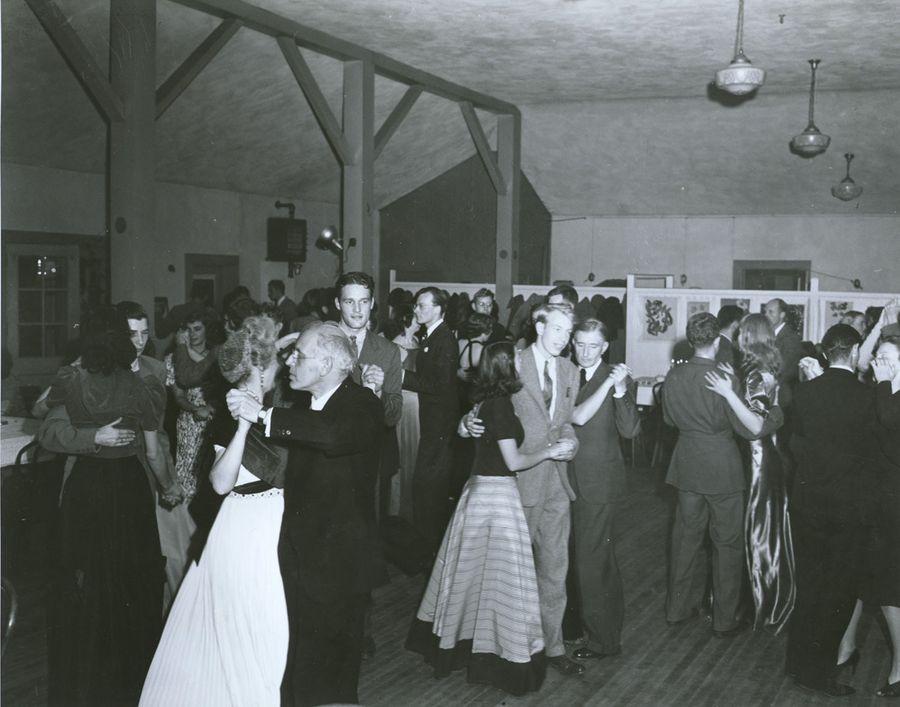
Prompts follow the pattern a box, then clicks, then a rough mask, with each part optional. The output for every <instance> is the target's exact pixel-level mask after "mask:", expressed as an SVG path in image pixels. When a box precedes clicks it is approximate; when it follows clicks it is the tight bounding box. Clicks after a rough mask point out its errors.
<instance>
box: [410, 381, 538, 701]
mask: <svg viewBox="0 0 900 707" xmlns="http://www.w3.org/2000/svg"><path fill="white" fill-rule="evenodd" d="M478 415H479V417H480V418H481V419H482V421H483V422H484V426H485V433H484V435H483V436H482V437H481V438H479V439H476V440H475V461H474V463H473V466H472V476H471V478H470V479H469V480H468V481H467V482H466V486H465V488H464V489H463V492H462V495H461V496H460V499H459V504H458V505H457V507H456V511H455V512H454V514H453V518H452V519H451V521H450V525H449V526H448V527H447V532H446V533H445V535H444V539H443V542H442V543H441V548H440V551H439V552H438V556H437V560H436V561H435V564H434V569H433V570H432V573H431V578H430V580H429V582H428V587H427V589H426V591H425V596H424V598H423V599H422V603H421V605H420V606H419V610H418V612H417V615H416V619H415V620H414V621H413V625H412V627H411V629H410V632H409V636H408V637H407V641H406V647H407V649H409V650H412V651H415V652H417V653H420V654H422V656H423V657H424V658H425V660H426V661H427V662H428V663H429V664H431V665H433V666H434V674H435V677H445V676H447V675H449V674H450V672H451V671H453V670H458V669H461V668H463V667H466V668H467V678H468V681H469V682H472V683H482V684H487V685H493V686H495V687H499V688H501V689H503V690H506V691H507V692H509V693H511V694H513V695H522V694H524V693H526V692H529V691H532V690H537V689H538V688H540V686H541V684H542V683H543V680H544V674H545V669H546V663H545V659H544V652H543V649H544V639H543V631H542V628H541V613H540V605H539V603H538V589H537V576H536V574H535V569H534V558H533V556H532V550H531V539H530V537H529V534H528V525H527V523H526V521H525V512H524V511H523V510H522V502H521V500H520V498H519V490H518V486H517V484H516V477H515V474H514V473H513V472H511V471H509V469H508V468H507V467H506V464H505V462H504V461H503V455H502V454H501V452H500V447H499V445H498V444H497V442H498V440H502V439H514V440H515V441H516V444H517V445H518V444H521V443H522V441H523V438H524V432H523V430H522V425H521V423H520V422H519V419H518V418H517V417H516V414H515V411H514V409H513V405H512V401H511V400H510V399H509V398H508V397H504V398H491V399H488V400H485V401H484V402H483V403H482V404H481V407H480V409H479V411H478ZM525 473H528V472H527V471H526V472H525Z"/></svg>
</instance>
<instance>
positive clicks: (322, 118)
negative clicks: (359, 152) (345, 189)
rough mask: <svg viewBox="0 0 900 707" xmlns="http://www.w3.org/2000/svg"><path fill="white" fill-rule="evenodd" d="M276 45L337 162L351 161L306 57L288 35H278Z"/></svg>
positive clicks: (350, 155)
mask: <svg viewBox="0 0 900 707" xmlns="http://www.w3.org/2000/svg"><path fill="white" fill-rule="evenodd" d="M278 46H279V47H281V53H282V54H284V58H285V61H287V63H288V66H290V67H291V71H292V72H293V73H294V78H295V79H297V83H298V84H299V85H300V89H301V90H302V91H303V95H304V96H306V102H307V103H309V107H310V109H312V112H313V115H315V116H316V120H317V121H318V123H319V127H320V128H322V132H323V133H324V134H325V138H326V139H327V140H328V144H329V145H331V149H332V150H334V154H335V156H336V157H337V159H338V162H340V163H341V164H342V165H345V164H349V163H351V162H353V154H352V151H351V150H350V148H349V146H348V145H347V141H346V140H345V139H344V136H343V135H342V134H341V128H340V126H339V125H338V122H337V118H335V117H334V113H332V112H331V108H330V107H329V106H328V101H326V100H325V96H324V95H322V89H320V88H319V84H318V83H316V78H315V76H313V73H312V71H310V69H309V65H308V64H307V63H306V59H304V58H303V55H302V54H301V53H300V50H299V49H298V48H297V45H296V44H295V43H294V40H293V39H291V38H290V37H279V38H278ZM373 81H374V79H373ZM344 83H345V84H346V79H344ZM373 90H374V89H373ZM345 100H346V89H345ZM345 113H346V110H345Z"/></svg>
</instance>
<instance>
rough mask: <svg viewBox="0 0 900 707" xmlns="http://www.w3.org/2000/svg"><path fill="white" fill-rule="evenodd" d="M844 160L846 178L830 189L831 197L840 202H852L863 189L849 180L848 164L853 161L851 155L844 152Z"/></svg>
mask: <svg viewBox="0 0 900 707" xmlns="http://www.w3.org/2000/svg"><path fill="white" fill-rule="evenodd" d="M844 159H845V160H847V176H846V177H844V178H843V179H842V180H841V183H840V184H835V185H834V186H833V187H831V195H832V196H833V197H834V198H835V199H840V200H841V201H853V200H854V199H856V198H857V197H858V196H859V195H860V194H862V191H863V188H862V187H861V186H859V184H857V183H856V182H854V181H853V180H852V179H851V178H850V163H851V162H852V161H853V153H852V152H845V153H844Z"/></svg>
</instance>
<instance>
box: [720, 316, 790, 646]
mask: <svg viewBox="0 0 900 707" xmlns="http://www.w3.org/2000/svg"><path fill="white" fill-rule="evenodd" d="M737 343H738V350H739V354H740V361H741V363H740V377H741V383H742V390H743V391H744V395H743V398H741V397H739V396H738V395H737V394H736V393H735V392H734V390H733V389H732V387H731V382H730V380H729V379H728V378H727V377H726V378H723V377H722V376H720V375H718V374H717V373H713V372H709V373H707V374H706V381H707V387H708V388H709V389H711V390H713V391H715V392H716V393H718V394H719V395H721V396H722V397H723V398H725V400H726V402H728V404H729V405H730V406H731V409H732V410H733V411H734V413H735V415H737V416H738V418H739V419H740V420H741V422H742V423H743V424H744V425H745V426H746V427H747V429H749V430H750V431H751V432H753V433H754V434H756V435H757V437H756V439H753V440H751V441H750V443H749V444H750V454H749V457H750V490H749V496H748V499H747V512H746V515H745V524H744V525H745V527H744V532H745V538H744V540H745V543H746V556H747V570H748V572H749V575H750V586H751V590H752V594H753V603H754V606H755V609H756V617H755V620H754V623H753V626H754V628H755V629H760V628H763V627H765V626H769V627H771V628H773V629H774V630H775V632H776V633H777V632H778V631H780V630H781V629H782V628H783V627H784V626H785V624H786V623H787V620H788V618H789V617H790V615H791V612H792V611H793V609H794V600H795V596H796V586H795V581H794V576H795V570H794V545H793V540H792V537H791V521H790V515H789V514H788V480H787V475H786V471H787V467H786V464H785V462H784V460H783V459H782V457H781V453H780V452H779V451H778V449H777V447H776V444H775V441H776V440H775V433H776V430H777V429H778V428H779V427H781V425H782V423H783V422H784V415H783V413H782V411H781V408H780V407H778V372H779V371H780V370H781V355H780V354H779V353H778V349H777V348H776V346H775V333H774V332H773V330H772V325H771V324H770V323H769V321H768V319H766V317H765V316H764V315H762V314H748V315H746V316H745V317H744V318H743V319H742V320H741V326H740V335H739V336H738V341H737ZM719 367H720V369H722V370H723V371H725V372H726V373H727V374H728V375H733V374H734V371H733V370H732V369H731V367H730V366H728V365H727V364H720V366H719Z"/></svg>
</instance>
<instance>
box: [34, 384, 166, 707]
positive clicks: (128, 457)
mask: <svg viewBox="0 0 900 707" xmlns="http://www.w3.org/2000/svg"><path fill="white" fill-rule="evenodd" d="M66 410H67V412H68V413H69V417H70V418H71V421H72V424H73V425H74V426H75V427H98V426H102V425H106V424H108V423H110V422H112V421H113V420H115V419H117V418H119V417H122V418H123V420H122V422H121V423H120V424H119V426H120V427H124V428H128V429H133V430H136V431H137V432H138V436H140V431H141V430H155V429H157V425H158V419H159V415H158V413H157V411H156V410H155V409H154V407H153V404H152V402H151V398H150V395H149V393H148V390H147V387H146V386H145V385H144V384H143V383H142V382H141V380H140V379H139V378H138V377H137V376H136V375H135V374H133V373H131V371H125V370H118V371H115V372H114V373H112V374H110V375H108V376H104V375H100V374H90V373H83V374H82V375H80V376H78V377H77V379H76V380H74V381H73V382H72V383H71V385H70V386H69V388H68V391H67V396H66ZM139 444H140V441H139V440H136V441H135V443H134V444H133V445H131V446H125V447H114V448H108V447H104V448H100V449H99V451H97V452H96V453H95V454H92V455H89V456H82V457H79V459H78V461H77V462H76V463H75V466H74V468H73V469H72V474H71V476H70V477H69V479H68V481H67V482H66V486H65V489H64V492H63V496H62V503H61V507H60V530H61V533H60V561H59V566H58V567H57V570H56V573H55V576H54V587H53V594H52V601H51V609H50V619H51V623H50V627H49V629H50V630H49V658H48V661H49V685H48V702H49V704H50V705H84V706H85V707H97V706H100V705H116V706H117V707H118V706H120V705H133V704H137V702H138V698H139V697H140V693H141V685H142V683H143V681H144V676H145V675H146V673H147V668H148V667H149V666H150V661H151V659H152V658H153V652H154V650H155V648H156V643H157V641H158V640H159V637H160V632H161V630H162V595H163V583H164V581H165V574H164V561H163V558H162V555H161V552H160V547H159V535H158V532H157V527H156V515H155V511H154V497H153V493H152V491H151V489H150V485H149V482H148V480H147V475H146V473H145V471H144V468H143V466H142V465H141V463H140V462H139V461H138V457H137V453H138V450H139V446H138V445H139Z"/></svg>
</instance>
